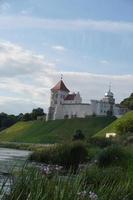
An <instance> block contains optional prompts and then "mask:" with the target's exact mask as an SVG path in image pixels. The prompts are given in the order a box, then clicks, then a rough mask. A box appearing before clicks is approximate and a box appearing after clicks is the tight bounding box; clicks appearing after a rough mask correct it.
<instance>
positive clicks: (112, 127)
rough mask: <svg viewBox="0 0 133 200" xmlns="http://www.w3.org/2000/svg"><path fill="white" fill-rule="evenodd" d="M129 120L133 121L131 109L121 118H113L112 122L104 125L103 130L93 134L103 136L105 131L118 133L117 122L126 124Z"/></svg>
mask: <svg viewBox="0 0 133 200" xmlns="http://www.w3.org/2000/svg"><path fill="white" fill-rule="evenodd" d="M129 120H130V121H132V122H133V111H131V112H128V113H126V114H125V115H124V116H122V117H121V118H119V119H117V120H115V121H114V122H113V123H111V124H110V125H108V126H107V127H105V128H104V129H103V130H101V131H99V132H98V133H97V134H96V135H95V136H96V137H105V136H106V133H114V132H115V133H117V134H119V132H118V128H117V127H118V126H119V124H126V123H127V122H128V121H129Z"/></svg>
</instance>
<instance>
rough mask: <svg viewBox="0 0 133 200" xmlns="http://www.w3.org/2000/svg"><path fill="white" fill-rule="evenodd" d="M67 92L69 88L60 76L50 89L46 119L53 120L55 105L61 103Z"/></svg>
mask: <svg viewBox="0 0 133 200" xmlns="http://www.w3.org/2000/svg"><path fill="white" fill-rule="evenodd" d="M69 92H70V91H69V89H68V88H67V87H66V86H65V84H64V82H63V80H62V77H61V80H60V81H59V82H58V83H57V84H56V85H55V86H54V87H53V88H52V89H51V99H50V107H49V112H48V120H53V118H54V112H55V109H56V107H57V106H59V105H60V104H63V102H64V99H65V97H66V96H67V95H68V94H69Z"/></svg>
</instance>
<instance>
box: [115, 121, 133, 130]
mask: <svg viewBox="0 0 133 200" xmlns="http://www.w3.org/2000/svg"><path fill="white" fill-rule="evenodd" d="M116 129H117V131H118V132H119V133H121V134H124V133H133V119H132V118H130V119H127V120H125V121H121V122H119V123H118V125H117V127H116Z"/></svg>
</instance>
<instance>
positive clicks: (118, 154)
mask: <svg viewBox="0 0 133 200" xmlns="http://www.w3.org/2000/svg"><path fill="white" fill-rule="evenodd" d="M126 164H127V155H126V153H125V151H124V149H122V147H120V146H110V147H108V148H106V149H104V150H103V151H102V152H101V153H100V154H99V156H98V165H99V166H100V167H107V166H121V167H125V166H126Z"/></svg>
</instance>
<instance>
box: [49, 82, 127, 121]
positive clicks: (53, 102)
mask: <svg viewBox="0 0 133 200" xmlns="http://www.w3.org/2000/svg"><path fill="white" fill-rule="evenodd" d="M126 112H127V109H126V108H123V107H121V106H120V105H119V104H115V98H114V94H113V93H112V92H111V88H109V91H108V92H107V93H105V96H104V98H102V99H101V100H91V101H90V103H82V98H81V96H80V93H79V92H78V93H70V91H69V89H68V88H67V87H66V85H65V84H64V82H63V80H62V79H61V80H60V81H59V82H58V83H57V84H56V85H55V86H54V87H53V88H52V89H51V99H50V107H49V111H48V116H47V119H48V120H56V119H71V118H86V117H88V116H91V115H95V116H107V115H110V116H111V115H113V116H116V117H120V116H122V115H123V114H125V113H126Z"/></svg>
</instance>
